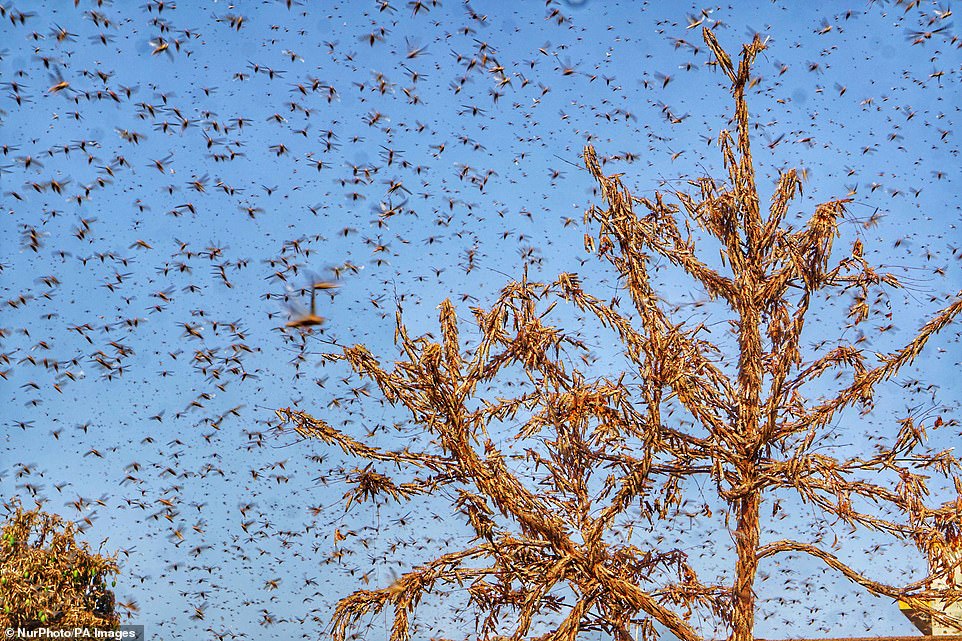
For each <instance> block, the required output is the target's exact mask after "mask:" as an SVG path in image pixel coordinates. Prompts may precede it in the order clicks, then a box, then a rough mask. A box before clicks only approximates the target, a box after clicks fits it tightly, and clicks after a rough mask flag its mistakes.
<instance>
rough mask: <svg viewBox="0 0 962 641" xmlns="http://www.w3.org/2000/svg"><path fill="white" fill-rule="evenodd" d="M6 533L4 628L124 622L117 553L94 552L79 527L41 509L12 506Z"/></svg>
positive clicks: (2, 553)
mask: <svg viewBox="0 0 962 641" xmlns="http://www.w3.org/2000/svg"><path fill="white" fill-rule="evenodd" d="M6 507H7V510H8V511H9V515H8V518H7V520H6V522H5V523H4V524H3V529H2V532H0V602H2V605H0V628H10V627H25V628H37V627H52V628H62V629H72V628H77V627H96V628H112V627H116V626H117V625H119V619H118V616H117V614H116V613H115V611H114V594H113V592H112V591H111V590H110V589H109V588H108V585H107V583H108V581H110V578H109V577H110V576H111V575H114V574H116V573H117V570H118V568H117V563H116V562H115V560H114V558H113V557H105V556H101V555H100V554H95V553H93V552H91V550H90V547H89V545H87V543H85V542H83V541H78V540H77V538H76V535H77V530H76V526H75V525H74V524H73V523H71V522H68V521H64V520H63V519H61V518H60V517H59V516H56V515H54V514H47V513H45V512H42V511H41V510H40V509H39V508H35V509H33V510H29V511H28V510H24V509H23V507H22V506H21V505H20V503H19V502H18V501H13V502H11V503H8V504H7V506H6Z"/></svg>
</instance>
